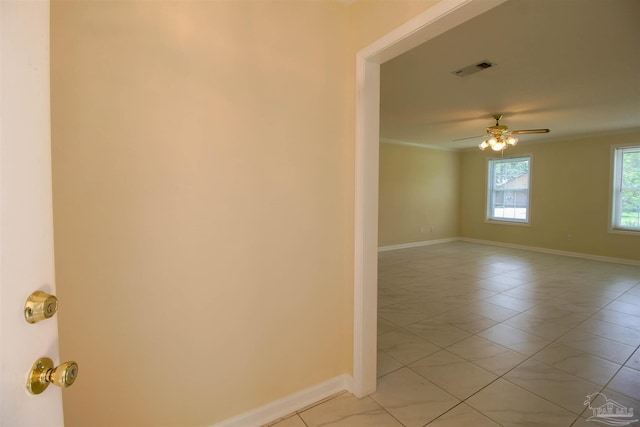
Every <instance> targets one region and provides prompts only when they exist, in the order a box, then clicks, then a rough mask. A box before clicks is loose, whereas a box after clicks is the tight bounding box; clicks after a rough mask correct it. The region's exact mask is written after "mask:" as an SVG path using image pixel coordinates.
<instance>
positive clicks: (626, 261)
mask: <svg viewBox="0 0 640 427" xmlns="http://www.w3.org/2000/svg"><path fill="white" fill-rule="evenodd" d="M456 241H461V242H469V243H480V244H483V245H492V246H501V247H504V248H513V249H522V250H525V251H531V252H541V253H545V254H552V255H562V256H568V257H573V258H582V259H588V260H592V261H602V262H613V263H616V264H626V265H635V266H640V261H638V260H634V259H626V258H614V257H607V256H601V255H592V254H585V253H583V252H570V251H561V250H558V249H549V248H541V247H538V246H525V245H516V244H513V243H502V242H494V241H493V240H481V239H471V238H469V237H451V238H447V239H438V240H425V241H422V242H412V243H404V244H401V245H391V246H380V247H379V248H378V252H385V251H395V250H397V249H408V248H416V247H419V246H427V245H436V244H438V243H447V242H456Z"/></svg>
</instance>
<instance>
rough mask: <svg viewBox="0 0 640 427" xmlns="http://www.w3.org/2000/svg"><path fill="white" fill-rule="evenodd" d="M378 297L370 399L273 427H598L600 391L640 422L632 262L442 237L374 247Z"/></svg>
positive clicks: (349, 399) (341, 400) (320, 408)
mask: <svg viewBox="0 0 640 427" xmlns="http://www.w3.org/2000/svg"><path fill="white" fill-rule="evenodd" d="M378 295H379V296H378V306H379V310H378V349H379V351H378V388H377V391H376V392H375V393H373V394H372V395H370V396H367V397H365V398H363V399H357V398H355V397H354V396H352V395H351V394H349V393H341V394H339V395H337V396H335V397H333V398H330V399H327V400H325V401H323V402H321V403H319V404H317V405H313V406H311V407H309V408H305V409H304V410H301V411H299V412H297V413H296V414H293V415H292V416H290V417H288V418H285V419H283V420H280V421H279V422H277V423H275V424H273V426H274V427H312V426H346V427H358V426H367V427H369V426H375V427H385V426H394V427H397V426H400V427H401V426H406V427H417V426H426V425H428V426H429V427H454V426H455V427H457V426H463V427H464V426H468V425H473V426H478V427H484V426H486V427H490V426H494V427H495V426H507V427H511V426H513V427H516V426H527V427H528V426H550V427H551V426H553V427H562V426H575V427H585V426H591V427H595V426H599V425H606V423H597V422H593V420H592V421H589V420H588V418H589V417H590V416H592V415H593V410H592V409H589V407H588V405H586V404H585V402H586V401H587V396H588V395H593V394H594V393H598V392H600V393H602V394H603V395H604V396H606V398H608V399H612V400H614V401H615V402H617V403H618V404H620V405H622V406H624V407H626V408H629V409H631V408H633V413H634V415H635V416H634V417H632V418H630V419H627V420H628V421H629V420H637V419H638V418H640V349H639V346H640V267H635V266H629V265H622V264H614V263H606V262H599V261H590V260H584V259H578V258H570V257H563V256H556V255H549V254H541V253H536V252H529V251H524V250H514V249H507V248H501V247H495V246H488V245H480V244H475V243H466V242H451V243H444V244H438V245H432V246H423V247H418V248H412V249H403V250H396V251H389V252H382V253H380V256H379V284H378ZM603 403H604V397H603V396H602V395H594V397H593V401H592V402H591V407H592V408H593V407H597V406H600V405H601V404H603ZM600 420H601V421H602V419H600ZM621 425H622V424H621ZM631 425H639V426H640V421H638V422H637V424H636V423H633V424H631Z"/></svg>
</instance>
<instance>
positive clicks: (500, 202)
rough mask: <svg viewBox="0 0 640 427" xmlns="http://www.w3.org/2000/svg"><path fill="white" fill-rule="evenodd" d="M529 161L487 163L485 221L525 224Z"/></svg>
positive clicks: (494, 160) (527, 158)
mask: <svg viewBox="0 0 640 427" xmlns="http://www.w3.org/2000/svg"><path fill="white" fill-rule="evenodd" d="M530 167H531V157H530V156H526V157H514V158H509V159H490V160H489V174H488V175H489V179H488V186H487V219H488V220H492V221H510V222H521V223H528V222H529V181H530V180H529V175H530V174H529V171H530Z"/></svg>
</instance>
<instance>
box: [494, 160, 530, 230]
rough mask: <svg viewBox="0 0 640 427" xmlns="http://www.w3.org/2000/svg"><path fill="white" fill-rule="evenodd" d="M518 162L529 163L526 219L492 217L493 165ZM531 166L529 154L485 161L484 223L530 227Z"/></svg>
mask: <svg viewBox="0 0 640 427" xmlns="http://www.w3.org/2000/svg"><path fill="white" fill-rule="evenodd" d="M518 160H527V161H528V162H529V171H528V174H529V176H528V180H527V207H526V218H525V219H518V218H501V217H494V216H493V212H495V208H494V189H493V182H494V181H495V179H494V173H495V167H494V165H495V164H496V163H499V162H503V161H518ZM532 165H533V156H532V155H531V154H519V155H517V156H512V157H492V158H488V159H487V167H486V169H485V170H486V181H485V191H486V197H485V214H484V215H485V222H487V223H492V224H506V225H520V226H530V225H531V182H532V180H531V177H532Z"/></svg>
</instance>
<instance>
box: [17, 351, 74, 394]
mask: <svg viewBox="0 0 640 427" xmlns="http://www.w3.org/2000/svg"><path fill="white" fill-rule="evenodd" d="M77 377H78V364H77V363H76V362H65V363H62V364H60V366H57V367H55V368H54V367H53V360H51V359H49V358H48V357H43V358H41V359H38V360H37V361H36V363H34V364H33V367H32V368H31V372H29V379H28V381H27V390H29V393H31V394H40V393H42V392H43V391H45V390H46V389H47V387H49V384H55V385H57V386H58V387H62V388H67V387H69V386H70V385H71V384H73V382H74V381H75V380H76V378H77Z"/></svg>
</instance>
